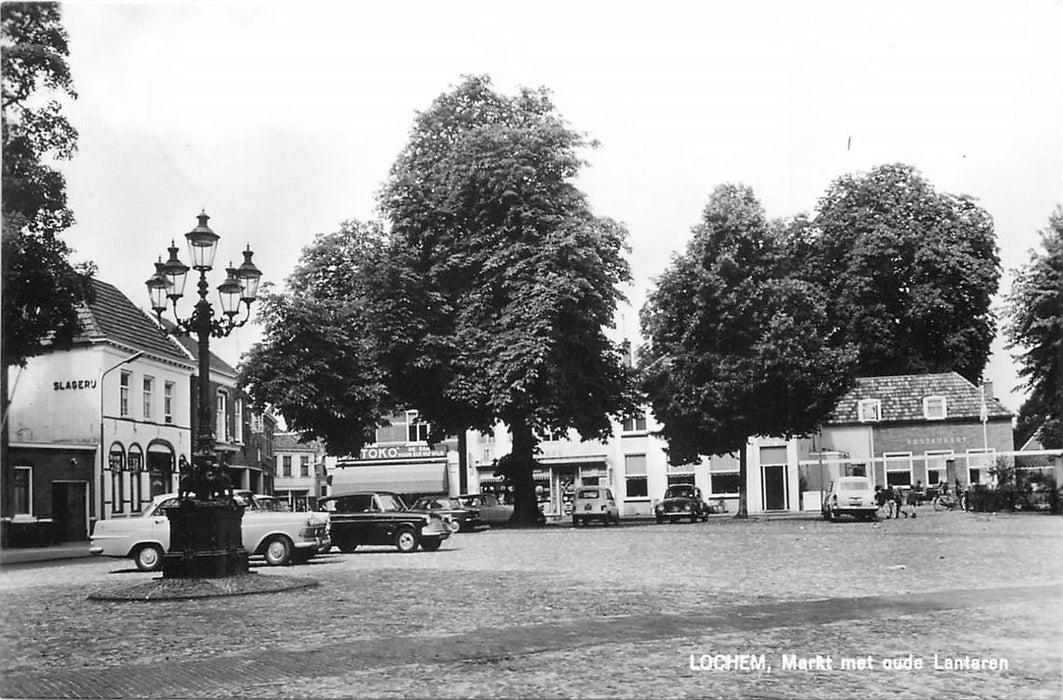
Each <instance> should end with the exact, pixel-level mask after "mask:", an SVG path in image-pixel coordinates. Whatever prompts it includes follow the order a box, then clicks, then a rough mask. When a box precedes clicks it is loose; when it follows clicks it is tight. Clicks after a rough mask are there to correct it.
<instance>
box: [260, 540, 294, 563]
mask: <svg viewBox="0 0 1063 700" xmlns="http://www.w3.org/2000/svg"><path fill="white" fill-rule="evenodd" d="M262 553H263V554H264V555H265V556H266V563H267V564H269V565H270V566H283V565H285V564H287V563H288V562H289V561H290V560H291V558H292V543H291V541H289V540H288V538H287V537H282V536H281V535H273V536H272V537H270V538H269V539H268V540H266V545H265V547H263V551H262Z"/></svg>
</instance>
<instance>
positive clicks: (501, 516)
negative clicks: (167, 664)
mask: <svg viewBox="0 0 1063 700" xmlns="http://www.w3.org/2000/svg"><path fill="white" fill-rule="evenodd" d="M457 498H458V502H459V503H461V505H463V506H465V507H466V508H479V509H480V520H482V521H483V522H484V523H485V524H487V525H505V524H506V523H508V522H509V519H510V517H512V515H513V506H511V505H507V504H505V503H500V502H499V500H498V497H497V496H495V495H494V494H490V493H463V494H461V495H460V496H458V497H457ZM538 522H539V524H540V525H545V524H546V516H545V515H544V514H543V508H542V506H539V518H538Z"/></svg>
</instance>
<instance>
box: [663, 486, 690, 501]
mask: <svg viewBox="0 0 1063 700" xmlns="http://www.w3.org/2000/svg"><path fill="white" fill-rule="evenodd" d="M664 497H665V498H693V497H694V487H693V486H691V485H689V484H679V485H678V486H669V487H668V490H667V491H665V492H664Z"/></svg>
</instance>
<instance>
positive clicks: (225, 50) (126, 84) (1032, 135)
mask: <svg viewBox="0 0 1063 700" xmlns="http://www.w3.org/2000/svg"><path fill="white" fill-rule="evenodd" d="M63 21H64V24H65V26H66V28H67V31H68V33H69V35H70V51H71V55H70V65H71V70H72V72H73V77H74V82H75V86H76V89H77V92H78V99H77V100H76V101H71V102H68V103H67V107H66V112H67V115H68V117H69V118H70V120H71V122H72V123H73V124H74V126H75V127H76V128H77V129H78V131H79V133H80V137H79V151H78V153H77V155H76V156H75V157H74V159H73V160H72V161H70V162H65V163H62V164H61V169H62V171H63V172H64V174H65V175H66V177H67V194H68V197H69V205H70V207H71V209H72V210H73V212H74V215H75V217H76V218H77V224H76V225H75V226H74V227H73V228H71V229H70V230H69V231H68V232H67V234H66V240H67V241H68V243H69V244H70V245H71V246H72V247H73V248H74V249H75V250H76V254H75V256H74V259H75V260H91V261H93V262H94V263H95V264H96V265H97V267H98V273H97V276H98V277H99V278H100V279H102V280H104V281H107V282H110V283H112V284H114V285H116V286H117V287H118V288H119V289H121V290H122V291H123V292H124V293H126V294H127V295H128V296H129V297H130V298H131V299H133V300H134V301H135V302H136V303H137V304H140V305H142V306H143V307H144V308H145V309H146V308H148V307H149V303H148V298H147V293H146V289H145V286H144V281H145V280H146V279H147V278H148V277H149V276H150V275H151V274H152V272H153V271H154V270H153V266H152V263H153V262H154V261H155V260H156V259H157V257H158V256H159V255H165V254H166V250H165V248H166V247H167V246H168V245H169V244H170V240H171V239H176V240H177V242H178V244H179V246H180V249H181V253H180V255H181V257H182V259H184V261H185V262H186V263H187V262H188V257H187V251H186V250H185V246H184V243H183V241H182V238H183V235H184V233H185V232H187V231H189V230H190V229H192V228H193V227H194V226H195V225H196V215H197V214H199V212H200V211H201V210H204V209H205V210H206V212H207V213H208V214H209V215H210V216H211V220H210V225H211V227H212V228H213V229H214V231H215V232H216V233H217V234H219V235H220V236H221V239H220V241H219V245H218V257H217V260H216V268H217V267H221V266H224V265H225V263H227V262H228V261H229V260H230V259H231V260H232V261H233V262H234V263H239V262H240V260H241V255H240V251H241V250H243V249H244V248H245V247H246V246H247V245H250V246H251V248H252V249H253V250H254V251H255V258H254V260H255V263H256V264H257V265H258V267H259V268H260V269H261V270H262V271H263V272H264V278H263V279H264V281H271V282H274V283H277V284H282V283H283V281H284V279H285V277H287V275H288V274H289V273H290V272H291V271H292V269H293V267H294V265H295V264H296V262H297V261H298V258H299V254H300V251H301V250H302V248H303V247H304V246H306V245H307V244H309V243H310V242H311V241H312V240H313V238H314V236H315V235H316V234H319V233H329V232H333V231H336V230H337V229H338V228H339V225H340V223H341V222H342V221H345V220H349V219H357V220H362V221H366V220H370V219H373V218H376V217H377V216H378V212H377V210H376V201H375V197H376V194H377V193H378V192H379V190H380V188H381V185H382V183H383V182H384V180H385V179H386V178H387V174H388V169H389V167H390V166H391V164H392V163H393V162H394V161H395V158H396V156H397V155H398V154H399V152H400V151H401V149H402V148H403V146H404V144H405V143H406V140H407V137H408V136H409V132H410V128H411V126H412V124H413V119H414V117H415V114H416V113H417V112H418V111H423V110H426V109H427V108H428V107H429V106H430V104H431V102H432V100H433V99H434V98H435V97H437V96H438V95H439V94H441V93H443V92H445V91H447V90H448V89H450V88H451V87H452V86H454V85H456V84H457V83H458V82H460V80H461V78H462V76H463V75H468V74H487V75H489V76H491V78H492V79H493V81H494V84H495V87H496V89H498V90H499V91H502V92H506V93H512V92H514V91H515V90H516V89H517V88H518V87H520V86H527V87H540V86H542V87H547V88H549V89H550V90H551V91H552V92H553V98H554V102H555V104H556V105H557V108H558V111H559V112H560V113H561V115H562V116H563V117H564V118H565V119H566V120H567V121H568V123H569V125H570V126H572V127H573V128H575V129H577V130H579V131H582V132H586V133H587V134H588V135H589V136H591V137H592V138H594V139H596V140H597V141H598V142H599V144H600V145H599V147H598V148H596V149H594V150H588V151H586V152H585V153H583V156H584V157H585V158H586V159H587V161H588V164H589V165H588V167H587V168H585V170H584V172H583V173H582V174H581V175H580V177H579V180H578V182H577V185H578V186H579V187H580V189H582V190H583V191H584V192H585V193H586V195H587V197H588V200H589V202H590V204H591V206H592V208H593V209H594V211H595V213H596V214H599V215H603V216H609V217H611V218H613V219H615V220H618V221H620V222H623V223H624V224H625V225H626V226H627V228H628V231H629V243H630V246H631V253H630V261H631V265H632V272H633V276H634V283H633V284H632V285H631V287H630V288H628V289H627V290H626V291H627V294H628V297H629V299H630V300H631V308H629V309H627V310H625V311H624V312H623V313H622V314H620V315H619V318H618V332H620V333H622V334H624V335H627V336H630V337H635V336H636V335H637V332H638V321H637V309H638V308H639V307H641V305H642V303H643V301H644V299H645V293H646V290H647V289H648V288H650V287H651V285H652V282H653V279H654V278H655V277H656V276H658V275H660V274H661V272H663V270H664V269H665V268H666V266H667V265H668V263H669V260H670V259H671V256H672V255H673V254H674V253H676V252H680V251H682V250H683V249H684V248H685V246H686V243H687V241H688V239H689V237H690V229H691V227H692V226H694V225H695V224H696V223H697V222H698V220H699V218H700V216H701V212H702V210H703V208H704V206H705V204H706V203H707V201H708V197H709V194H710V192H711V191H712V190H713V188H714V187H716V186H717V185H719V184H722V183H726V182H731V183H743V184H746V185H749V186H750V187H752V188H753V190H754V192H755V194H756V195H757V196H758V198H759V199H760V200H761V202H762V203H763V205H764V207H765V209H766V212H767V214H768V216H770V217H791V216H794V215H797V214H799V213H804V212H811V211H813V209H814V207H815V205H816V201H817V199H818V198H819V197H820V196H822V194H823V193H824V192H825V190H826V189H827V187H828V186H829V185H830V183H831V182H832V181H833V180H835V179H836V178H838V177H840V176H841V175H844V174H847V173H855V172H862V171H863V172H866V171H868V170H870V169H871V168H873V167H875V166H876V165H881V164H884V163H895V162H903V163H907V164H910V165H913V166H915V167H916V168H917V169H918V170H919V171H920V172H921V173H922V174H923V175H924V176H925V177H926V178H927V179H928V180H929V181H930V182H931V183H932V184H933V185H934V186H935V187H936V188H937V189H938V190H939V191H942V192H947V193H951V194H967V195H970V196H972V197H975V198H976V199H977V200H978V202H979V204H980V205H981V206H982V207H984V208H985V209H986V210H987V211H988V212H989V213H990V214H991V215H992V217H993V219H994V222H995V226H996V232H997V236H998V242H999V246H1000V253H1001V259H1002V264H1003V269H1004V275H1003V278H1002V284H1001V291H1002V292H1005V291H1006V290H1007V289H1008V287H1009V286H1010V277H1011V271H1012V270H1014V269H1015V268H1017V267H1018V266H1020V265H1022V264H1023V263H1025V262H1026V261H1027V260H1028V257H1029V251H1030V250H1031V249H1034V248H1039V247H1040V238H1039V236H1038V231H1039V230H1041V229H1043V228H1044V227H1045V226H1046V225H1047V223H1048V218H1049V215H1050V214H1051V212H1052V210H1053V209H1054V207H1055V206H1057V205H1059V204H1063V127H1061V125H1063V90H1061V89H1060V86H1061V85H1063V3H1061V2H1060V1H1059V0H1054V1H1047V0H1040V1H1038V0H1029V1H1025V2H1024V1H1022V0H1019V1H1011V0H1008V1H1005V0H1002V1H1000V2H979V1H977V0H975V1H965V2H934V3H926V2H908V1H905V0H902V1H899V2H860V3H852V2H841V1H838V2H834V1H826V0H824V1H821V2H783V1H781V0H780V1H768V0H761V1H752V2H742V3H734V2H728V3H723V2H704V3H695V2H669V1H668V0H660V1H657V2H653V3H649V2H641V3H636V2H625V1H623V0H621V1H618V2H609V3H599V2H577V1H576V0H566V1H562V2H554V1H553V0H545V1H538V2H535V3H522V4H521V5H520V6H517V5H516V4H514V3H503V2H497V1H493V2H492V1H471V0H463V1H460V2H456V1H452V0H441V1H437V2H410V1H409V0H405V1H404V0H399V1H393V2H387V3H380V2H377V3H355V2H344V3H339V2H320V1H318V2H315V1H313V0H309V1H305V0H304V1H302V2H262V1H252V2H209V3H208V2H121V3H115V2H99V1H94V2H67V3H64V4H63ZM223 277H224V274H223V272H222V271H219V270H217V269H216V270H215V272H214V273H212V277H211V279H210V281H211V285H212V287H216V286H217V285H218V284H220V283H221V281H222V278H223ZM191 294H194V285H193V281H192V280H191V279H190V280H189V285H188V287H187V288H186V300H185V301H184V302H183V303H182V311H183V312H184V313H187V312H188V311H189V306H190V305H189V303H188V301H187V297H188V296H189V295H191ZM998 301H999V300H998ZM260 337H261V336H260V330H259V329H258V328H257V327H256V326H255V325H253V324H250V325H248V326H246V327H244V328H242V329H240V330H238V331H236V332H235V333H234V335H233V336H231V337H230V338H227V339H225V340H223V341H214V343H213V345H212V349H215V350H216V352H217V353H218V354H219V355H220V356H221V357H222V358H223V359H225V360H227V361H228V362H230V363H232V364H235V363H236V362H237V361H238V358H239V355H240V353H241V352H243V351H246V350H247V349H248V348H249V347H250V346H251V344H252V343H254V342H255V341H256V340H258V339H259V338H260ZM993 351H994V352H993V356H992V358H991V361H990V364H989V366H988V367H987V370H986V378H987V379H990V380H992V381H993V382H994V387H995V392H996V394H997V395H998V396H999V397H1000V398H1001V400H1002V401H1003V403H1004V404H1005V406H1007V407H1008V408H1011V409H1012V410H1017V409H1018V408H1019V405H1020V404H1021V401H1022V397H1021V393H1020V392H1011V391H1010V390H1011V389H1013V388H1014V387H1016V386H1017V384H1018V382H1019V380H1018V378H1017V375H1016V368H1015V363H1014V362H1013V360H1012V358H1011V356H1010V355H1011V353H1009V352H1008V351H1006V350H1005V349H1004V343H1003V339H1002V338H998V340H997V342H996V343H995V344H994V346H993Z"/></svg>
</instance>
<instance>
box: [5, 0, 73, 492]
mask: <svg viewBox="0 0 1063 700" xmlns="http://www.w3.org/2000/svg"><path fill="white" fill-rule="evenodd" d="M68 55H69V50H68V48H67V35H66V31H65V29H64V28H63V25H62V22H61V19H60V13H59V6H58V4H56V3H21V2H5V3H3V4H2V5H0V63H2V73H3V90H2V101H3V102H2V107H3V109H2V113H3V117H2V119H3V184H2V188H3V189H2V195H0V199H2V201H3V226H2V229H3V231H2V249H0V261H2V265H3V269H2V276H0V280H2V290H0V307H2V317H3V318H2V324H3V325H2V328H3V332H2V333H0V415H2V418H0V461H2V462H3V465H4V466H5V474H4V479H3V481H4V483H5V485H6V483H7V475H8V474H7V472H6V468H7V466H8V465H9V463H10V460H9V459H8V458H7V457H8V455H7V445H8V433H7V413H8V404H9V401H10V396H9V390H8V368H9V367H12V366H22V365H24V364H25V363H26V359H27V358H28V357H30V356H32V355H34V354H36V353H38V352H40V350H41V347H42V344H43V343H44V342H45V341H47V342H49V343H52V344H53V345H60V346H62V345H65V344H68V343H69V342H70V341H71V340H72V339H73V337H74V336H75V335H76V334H77V333H78V331H79V330H80V324H79V321H78V315H77V306H78V303H79V302H81V301H84V300H88V299H89V298H90V297H91V294H92V287H91V283H90V279H89V277H90V275H91V274H92V271H93V268H92V266H91V265H84V266H82V267H81V268H80V269H75V268H74V267H72V266H71V264H70V262H69V256H70V252H71V251H70V249H69V247H67V244H66V243H65V242H64V241H63V240H62V239H61V238H60V237H59V236H60V234H61V233H62V232H63V231H64V230H65V229H66V228H67V227H69V226H70V225H71V224H72V223H73V220H74V219H73V216H72V215H71V213H70V210H69V209H68V208H67V205H66V181H65V179H64V178H63V175H62V174H61V173H60V172H59V171H58V170H56V169H55V168H54V167H52V165H51V163H52V162H53V161H55V160H63V159H67V158H70V157H71V156H72V155H73V153H74V150H75V147H76V143H77V132H76V131H75V130H74V128H73V127H72V126H71V125H70V123H69V122H68V121H67V119H66V117H65V116H63V113H62V107H61V105H60V103H59V101H58V100H56V99H45V98H46V97H49V96H53V95H56V94H59V95H61V94H66V95H67V96H69V97H71V98H73V97H76V94H75V92H74V87H73V81H72V79H71V77H70V70H69V67H68V65H67V60H66V59H67V56H68ZM4 491H5V492H10V489H6V488H5V489H4Z"/></svg>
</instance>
